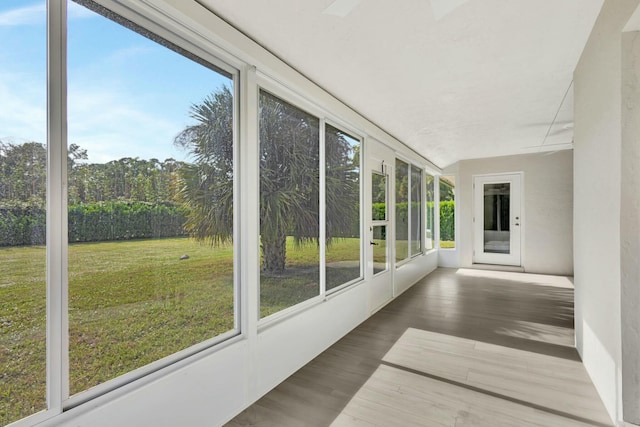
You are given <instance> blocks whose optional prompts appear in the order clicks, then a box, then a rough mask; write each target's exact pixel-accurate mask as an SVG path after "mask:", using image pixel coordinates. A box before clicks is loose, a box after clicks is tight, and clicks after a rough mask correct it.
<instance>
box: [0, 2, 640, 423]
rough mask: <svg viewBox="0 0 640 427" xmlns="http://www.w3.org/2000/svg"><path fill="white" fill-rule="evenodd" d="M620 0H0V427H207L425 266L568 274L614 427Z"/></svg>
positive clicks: (621, 276)
mask: <svg viewBox="0 0 640 427" xmlns="http://www.w3.org/2000/svg"><path fill="white" fill-rule="evenodd" d="M637 4H638V1H636V0H633V1H631V0H627V1H624V2H620V1H617V2H616V1H613V0H607V1H602V0H589V1H587V2H585V1H577V0H570V1H563V2H560V3H558V2H547V3H544V4H540V3H539V2H536V3H535V4H526V3H524V2H518V3H517V4H516V3H512V4H509V5H505V4H497V3H495V4H494V3H486V2H480V1H477V0H457V1H452V2H445V1H441V0H419V1H418V0H416V1H411V2H409V3H407V4H404V3H403V4H401V5H400V4H385V3H384V2H373V3H371V2H363V1H360V0H336V1H330V0H322V1H314V2H310V3H305V4H297V3H296V2H291V1H282V2H277V4H276V3H274V4H269V3H264V4H262V3H260V4H259V3H255V2H244V3H242V4H238V2H233V1H217V0H211V1H209V0H202V1H188V2H184V1H179V0H7V1H4V2H3V3H2V5H0V39H1V40H3V43H2V44H1V45H0V58H1V60H0V100H1V102H0V104H1V105H2V106H1V107H0V108H2V114H1V115H0V261H1V262H0V301H1V302H2V304H1V305H0V321H1V323H0V325H1V329H0V340H1V341H0V344H1V345H0V424H1V425H5V424H7V425H8V424H11V425H15V426H27V425H42V426H52V425H87V426H89V425H91V426H96V425H114V424H118V425H141V424H145V425H166V426H169V425H209V426H211V425H222V424H224V423H226V422H228V421H230V420H231V419H232V418H233V417H234V416H236V415H237V414H238V413H240V412H241V411H242V410H244V409H246V408H247V407H248V406H250V405H251V404H252V403H254V402H255V401H256V400H258V399H259V398H260V397H262V396H264V395H265V394H266V393H267V392H269V391H270V390H272V389H273V388H274V387H276V386H277V385H278V384H280V383H281V382H282V381H284V380H285V379H286V378H287V377H289V376H290V375H291V374H293V373H294V372H296V371H297V370H298V369H300V368H301V367H303V366H304V365H305V364H307V363H308V362H310V361H311V360H313V359H314V358H315V357H316V356H318V355H319V354H321V353H322V352H323V351H325V350H326V349H327V348H328V347H330V346H331V345H332V344H334V343H335V342H336V341H338V340H339V339H340V338H342V337H344V336H345V335H346V334H348V333H349V332H350V331H352V330H353V329H354V328H356V327H357V326H358V325H360V324H362V323H363V322H364V321H365V320H367V319H369V318H370V317H371V316H373V315H375V314H376V313H377V312H379V311H380V310H382V309H383V308H384V307H385V306H387V304H389V303H390V302H392V301H394V300H396V299H397V298H398V297H400V296H401V295H402V294H404V293H405V292H406V291H408V290H409V289H410V288H412V286H414V285H415V284H416V283H417V282H419V281H420V280H422V279H424V278H425V277H429V275H430V274H442V271H444V270H438V269H443V268H449V269H461V270H457V271H459V272H460V274H465V273H464V271H467V270H469V271H486V270H501V271H506V272H509V273H515V274H522V273H526V274H544V275H548V276H551V275H553V276H557V277H561V278H565V277H571V276H574V275H575V337H576V338H575V339H576V342H575V348H576V349H577V353H576V354H579V355H580V357H581V359H582V362H583V364H584V367H585V368H586V372H588V374H589V376H590V378H591V381H592V382H593V385H594V386H595V389H596V390H597V392H598V394H599V398H600V399H601V400H602V402H603V404H604V408H605V410H606V413H607V414H608V417H609V418H611V420H613V422H615V423H618V422H619V423H622V422H627V423H633V422H635V423H636V424H638V423H639V422H640V408H639V407H640V404H639V401H638V396H640V385H639V384H638V381H637V372H638V370H637V369H638V362H639V361H640V352H638V351H637V347H636V344H638V343H640V337H638V334H637V331H638V330H639V329H638V328H637V327H636V326H638V323H639V322H640V320H638V319H637V315H634V314H633V313H635V310H636V309H637V303H638V295H639V293H638V291H637V290H636V289H635V288H636V285H637V280H638V278H639V277H640V273H639V270H638V267H637V266H636V263H635V261H634V260H635V259H637V258H636V257H637V256H639V255H640V234H639V233H640V232H639V231H638V230H639V227H638V218H640V216H639V214H638V207H637V201H638V192H639V190H638V185H636V184H637V183H638V180H639V179H640V178H639V177H638V174H637V169H636V166H638V164H639V163H640V161H639V151H640V150H638V148H637V143H635V142H634V141H636V137H637V135H638V132H639V131H638V130H637V129H636V127H635V125H634V123H635V122H636V120H635V119H636V117H635V114H636V113H635V111H636V109H635V108H634V107H635V104H636V103H637V102H638V101H637V96H636V95H637V93H638V92H637V83H636V77H637V74H638V71H637V69H636V68H637V67H635V62H634V61H635V60H636V58H637V57H638V56H639V55H640V50H638V48H637V46H636V45H637V42H636V41H635V38H633V35H635V30H637V28H636V24H637V21H638V22H640V20H635V19H634V18H635V15H634V11H635V8H636V6H637ZM603 46H604V47H603ZM603 63H606V64H607V65H606V66H603V65H602V64H603ZM612 64H615V66H614V65H612ZM595 171H608V173H594V172H595ZM587 248H588V249H587ZM436 270H438V271H436ZM434 271H435V273H434ZM447 271H456V270H447ZM519 277H524V276H519ZM563 280H564V279H563ZM516 282H517V280H516ZM482 283H484V282H483V281H482V280H480V281H478V287H481V286H482ZM572 289H573V287H572ZM571 292H572V295H573V290H572V291H571ZM425 298H428V295H427V296H426V297H425ZM571 313H572V314H573V311H572V312H571ZM445 317H446V316H445ZM571 334H573V329H571ZM572 336H573V335H572ZM572 349H573V346H572ZM573 351H575V349H574V350H573ZM434 363H435V362H434ZM424 425H429V424H428V422H426V421H425V424H424ZM620 425H622V424H620ZM629 425H631V424H629Z"/></svg>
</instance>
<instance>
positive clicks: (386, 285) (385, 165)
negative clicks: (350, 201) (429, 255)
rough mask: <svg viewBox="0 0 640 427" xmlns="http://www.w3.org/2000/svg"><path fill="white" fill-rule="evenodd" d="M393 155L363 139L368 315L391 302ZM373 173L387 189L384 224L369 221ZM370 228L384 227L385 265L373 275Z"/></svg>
mask: <svg viewBox="0 0 640 427" xmlns="http://www.w3.org/2000/svg"><path fill="white" fill-rule="evenodd" d="M394 159H395V154H394V152H393V150H391V149H390V148H388V147H387V146H386V145H384V144H382V143H380V142H378V141H376V140H373V139H367V141H366V162H365V165H366V168H365V175H364V176H365V179H366V181H365V182H366V185H365V191H366V194H365V199H364V200H365V203H366V208H365V214H366V215H365V218H366V221H367V227H366V235H365V236H366V239H367V240H366V241H365V243H366V245H365V246H366V250H365V253H366V260H367V262H366V271H365V277H366V278H367V279H368V282H369V311H370V312H371V313H373V312H375V311H377V310H378V309H379V308H380V307H382V306H383V305H384V304H386V303H387V302H389V301H390V300H391V299H392V298H393V271H394V268H393V266H394V262H393V260H394V253H393V248H394V246H393V245H394V242H395V240H394V236H395V234H394V230H393V226H392V224H393V221H392V219H393V215H392V212H393V203H392V201H393V198H392V197H391V195H392V191H393V176H394V175H393V171H394V169H393V165H394ZM374 173H377V174H384V175H386V183H387V185H386V188H387V194H386V196H387V200H386V207H387V213H386V218H385V220H384V221H379V220H378V221H373V216H372V209H371V206H372V197H373V196H372V191H373V188H372V175H373V174H374ZM374 226H385V227H386V254H387V263H386V267H387V268H386V269H385V270H384V271H380V272H378V273H377V274H374V262H373V250H374V248H378V246H376V245H374V243H375V242H374V239H373V228H374Z"/></svg>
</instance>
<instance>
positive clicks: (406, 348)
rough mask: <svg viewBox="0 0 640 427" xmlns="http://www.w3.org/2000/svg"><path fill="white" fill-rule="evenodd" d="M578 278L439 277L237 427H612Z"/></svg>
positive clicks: (454, 273) (242, 417)
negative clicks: (580, 323)
mask: <svg viewBox="0 0 640 427" xmlns="http://www.w3.org/2000/svg"><path fill="white" fill-rule="evenodd" d="M573 343H574V331H573V286H572V284H571V282H570V280H569V279H567V278H559V277H549V276H536V275H529V274H518V273H498V272H491V271H482V270H453V269H438V270H436V271H435V272H433V273H432V274H430V275H429V276H427V277H426V278H425V279H423V280H422V281H421V282H419V283H418V284H416V285H415V286H414V287H412V288H411V289H410V290H408V291H407V292H405V293H404V294H403V295H401V296H400V297H399V298H398V299H396V300H395V301H394V302H392V303H390V304H389V305H387V306H386V307H385V308H383V309H382V310H381V311H379V312H378V313H377V314H376V315H374V316H373V317H371V318H370V319H368V320H367V321H366V322H364V323H363V324H362V325H360V326H359V327H358V328H356V329H355V330H353V331H352V332H351V333H350V334H348V335H347V336H346V337H344V338H343V339H341V340H340V341H338V342H337V343H336V344H335V345H333V346H332V347H331V348H329V349H328V350H327V351H325V352H324V353H322V354H321V355H319V356H318V357H317V358H315V359H314V360H312V361H311V362H310V363H309V364H308V365H306V366H305V367H303V368H302V369H300V370H299V371H298V372H296V373H295V374H293V375H292V376H291V377H289V378H288V379H287V380H286V381H285V382H283V383H282V384H280V385H279V386H278V387H276V388H275V389H274V390H272V391H271V392H270V393H268V394H267V395H266V396H264V397H263V398H262V399H260V400H259V401H258V402H256V403H255V404H254V405H252V406H251V407H249V408H248V409H246V410H245V411H244V412H242V413H241V414H239V415H238V416H237V417H236V418H235V419H233V420H232V421H231V422H230V423H228V426H230V427H237V426H274V427H275V426H278V427H281V426H455V427H461V426H491V427H495V426H514V427H516V426H517V427H522V426H539V427H562V426H611V425H612V424H611V421H610V419H609V418H608V416H607V414H606V412H605V409H604V407H603V405H602V402H601V401H600V399H599V398H598V395H597V393H596V391H595V389H594V387H593V385H592V384H591V382H590V381H589V378H588V376H587V373H586V371H585V369H584V367H583V366H582V364H581V362H580V360H579V358H578V354H577V352H576V350H575V349H574V347H573Z"/></svg>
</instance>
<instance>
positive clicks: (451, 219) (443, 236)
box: [440, 200, 456, 241]
mask: <svg viewBox="0 0 640 427" xmlns="http://www.w3.org/2000/svg"><path fill="white" fill-rule="evenodd" d="M455 208H456V202H454V201H453V200H447V201H443V202H440V240H451V241H454V240H456V233H455V231H456V229H455Z"/></svg>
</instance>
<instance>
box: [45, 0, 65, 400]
mask: <svg viewBox="0 0 640 427" xmlns="http://www.w3.org/2000/svg"><path fill="white" fill-rule="evenodd" d="M66 16H67V5H66V0H49V1H48V2H47V150H48V164H47V405H48V407H49V409H50V410H51V411H52V412H61V411H62V406H63V401H64V400H65V399H66V398H67V397H68V396H69V382H68V378H69V375H68V372H69V363H68V347H69V339H68V335H69V333H68V317H67V311H68V310H67V307H68V301H67V263H68V252H67V228H68V225H67V75H66V66H67V46H66V43H67V26H66Z"/></svg>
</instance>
